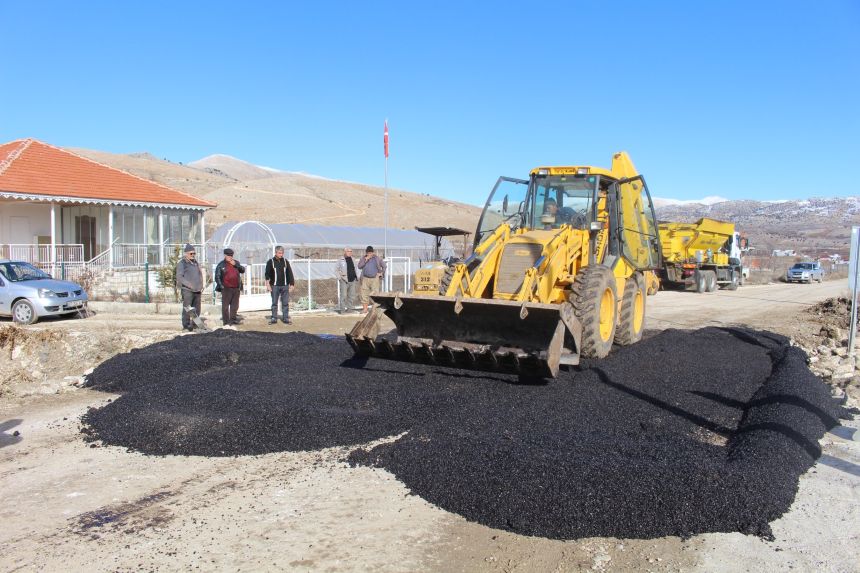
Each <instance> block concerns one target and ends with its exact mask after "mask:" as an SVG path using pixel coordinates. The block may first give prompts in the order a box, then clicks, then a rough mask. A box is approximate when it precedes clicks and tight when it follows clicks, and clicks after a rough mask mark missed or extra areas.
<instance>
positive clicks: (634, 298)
mask: <svg viewBox="0 0 860 573" xmlns="http://www.w3.org/2000/svg"><path fill="white" fill-rule="evenodd" d="M646 298H647V292H646V289H645V279H644V278H643V277H642V274H641V273H633V275H631V277H630V278H629V279H627V284H625V285H624V295H623V297H622V300H621V319H620V321H619V324H618V327H617V329H616V331H615V342H616V344H620V345H621V346H627V345H630V344H633V343H635V342H639V341H640V340H642V333H643V332H644V331H645V300H646Z"/></svg>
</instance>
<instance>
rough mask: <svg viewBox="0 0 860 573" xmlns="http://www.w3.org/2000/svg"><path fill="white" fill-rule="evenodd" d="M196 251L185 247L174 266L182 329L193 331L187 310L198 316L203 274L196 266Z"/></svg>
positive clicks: (188, 245) (188, 244)
mask: <svg viewBox="0 0 860 573" xmlns="http://www.w3.org/2000/svg"><path fill="white" fill-rule="evenodd" d="M196 255H197V253H196V251H195V250H194V246H193V245H191V244H190V243H187V244H186V245H185V249H184V253H183V256H182V258H181V259H179V263H178V264H177V265H176V286H177V288H179V293H180V295H181V296H182V328H184V329H185V330H194V323H193V322H192V321H191V317H190V316H189V315H188V311H187V310H185V309H187V308H192V309H194V312H196V313H197V316H200V293H202V292H203V272H202V271H201V270H200V265H198V264H197V259H196Z"/></svg>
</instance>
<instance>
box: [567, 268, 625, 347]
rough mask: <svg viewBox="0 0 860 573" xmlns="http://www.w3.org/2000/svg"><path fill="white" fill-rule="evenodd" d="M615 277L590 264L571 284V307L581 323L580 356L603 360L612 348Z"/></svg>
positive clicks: (615, 305)
mask: <svg viewBox="0 0 860 573" xmlns="http://www.w3.org/2000/svg"><path fill="white" fill-rule="evenodd" d="M616 293H617V289H616V286H615V275H613V274H612V270H611V269H610V268H609V267H604V266H602V265H590V266H587V267H585V268H584V269H582V270H581V271H579V273H578V274H577V275H576V280H574V282H573V287H572V288H571V294H570V304H572V305H573V312H574V314H575V315H576V317H577V318H578V319H579V322H580V324H582V341H581V346H582V348H581V349H580V355H581V356H582V357H583V358H604V357H605V356H606V355H607V354H609V351H610V350H611V349H612V341H613V340H614V339H615V323H616V321H617V318H618V309H617V303H616V301H617V298H616V296H617V295H616Z"/></svg>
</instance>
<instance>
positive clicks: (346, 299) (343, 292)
mask: <svg viewBox="0 0 860 573" xmlns="http://www.w3.org/2000/svg"><path fill="white" fill-rule="evenodd" d="M337 278H338V281H337V289H338V293H339V294H340V308H339V309H337V311H338V313H340V314H344V313H347V312H350V311H351V310H352V308H353V307H354V306H355V291H356V290H357V287H358V274H357V273H356V272H355V262H354V261H353V260H352V249H350V248H349V247H347V248H345V249H344V250H343V258H342V259H341V260H340V261H338V263H337Z"/></svg>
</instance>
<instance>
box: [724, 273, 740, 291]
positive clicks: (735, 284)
mask: <svg viewBox="0 0 860 573" xmlns="http://www.w3.org/2000/svg"><path fill="white" fill-rule="evenodd" d="M739 285H740V278H739V275H738V273H737V272H736V271H732V282H730V283H729V284H727V285H726V290H738V286H739Z"/></svg>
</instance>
